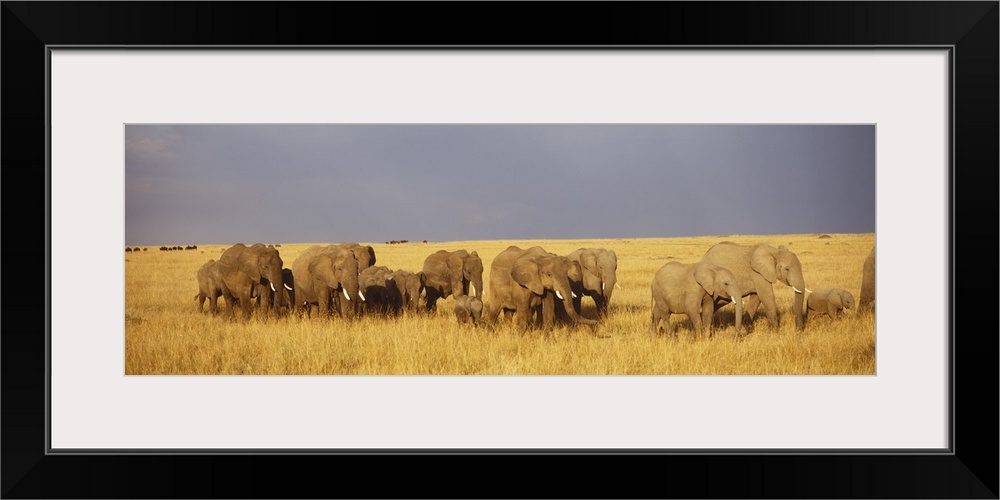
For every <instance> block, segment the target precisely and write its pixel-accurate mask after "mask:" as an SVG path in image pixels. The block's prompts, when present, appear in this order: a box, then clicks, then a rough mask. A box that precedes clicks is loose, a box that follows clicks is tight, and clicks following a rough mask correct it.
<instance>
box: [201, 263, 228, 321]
mask: <svg viewBox="0 0 1000 500" xmlns="http://www.w3.org/2000/svg"><path fill="white" fill-rule="evenodd" d="M197 278H198V294H197V295H195V296H194V299H195V300H197V301H198V312H200V313H203V312H205V299H208V311H209V312H210V313H211V314H212V315H213V316H214V315H215V314H217V313H218V300H219V297H222V296H223V295H229V289H228V288H227V287H226V283H225V281H223V279H222V272H221V271H220V270H219V263H218V262H217V261H216V260H215V259H209V260H208V262H206V263H205V264H204V265H202V266H201V267H200V268H199V269H198V272H197Z"/></svg>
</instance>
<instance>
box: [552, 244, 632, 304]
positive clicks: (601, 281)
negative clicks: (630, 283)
mask: <svg viewBox="0 0 1000 500" xmlns="http://www.w3.org/2000/svg"><path fill="white" fill-rule="evenodd" d="M566 257H567V258H569V260H571V261H573V262H578V263H579V264H580V271H581V274H582V276H581V279H579V280H575V281H571V282H570V285H571V286H572V287H573V293H574V294H575V297H574V298H573V307H574V308H575V309H576V312H577V314H579V313H580V312H581V308H580V307H581V304H580V302H581V300H583V296H584V295H586V296H588V297H590V298H592V299H594V305H595V306H596V307H597V316H598V317H603V316H607V314H608V305H609V304H610V302H611V294H612V293H613V292H614V290H615V287H616V286H618V255H616V254H615V252H614V250H607V249H604V248H581V249H579V250H576V251H574V252H572V253H570V254H569V255H567V256H566ZM619 288H621V287H620V286H619Z"/></svg>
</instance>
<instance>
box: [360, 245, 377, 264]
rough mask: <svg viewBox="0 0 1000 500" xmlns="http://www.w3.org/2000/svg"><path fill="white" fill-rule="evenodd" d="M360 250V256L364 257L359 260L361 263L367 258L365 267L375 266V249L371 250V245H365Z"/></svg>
mask: <svg viewBox="0 0 1000 500" xmlns="http://www.w3.org/2000/svg"><path fill="white" fill-rule="evenodd" d="M361 249H362V250H363V252H362V255H364V257H362V258H361V261H363V260H364V258H365V257H367V259H368V266H366V267H370V266H374V265H375V249H374V248H372V247H371V245H365V246H363V247H361ZM359 262H360V261H359Z"/></svg>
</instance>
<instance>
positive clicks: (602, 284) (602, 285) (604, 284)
mask: <svg viewBox="0 0 1000 500" xmlns="http://www.w3.org/2000/svg"><path fill="white" fill-rule="evenodd" d="M607 286H608V284H607V283H604V282H602V283H601V291H602V292H603V291H604V288H605V287H607Z"/></svg>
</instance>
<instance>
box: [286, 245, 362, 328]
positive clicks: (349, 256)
mask: <svg viewBox="0 0 1000 500" xmlns="http://www.w3.org/2000/svg"><path fill="white" fill-rule="evenodd" d="M292 275H293V277H294V279H295V300H296V301H297V306H298V307H301V308H304V309H305V310H306V313H307V315H308V314H309V311H310V310H311V306H313V305H316V306H317V307H318V308H319V314H318V317H321V318H325V317H327V316H329V315H330V312H331V309H332V310H333V311H334V312H335V313H337V314H338V315H340V316H343V317H348V318H350V317H353V316H354V314H355V312H356V310H355V308H354V307H353V303H356V302H359V301H364V295H363V294H361V293H360V288H359V281H358V261H357V260H356V259H355V258H354V254H353V253H352V252H351V251H350V250H347V249H345V248H342V247H340V246H337V245H313V246H311V247H309V248H307V249H305V250H304V251H302V253H301V254H299V256H298V257H296V258H295V262H293V263H292ZM338 296H342V297H343V299H344V302H342V303H340V304H344V303H346V304H352V306H350V307H339V308H337V307H336V305H337V303H335V302H334V300H333V299H334V297H338Z"/></svg>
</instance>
